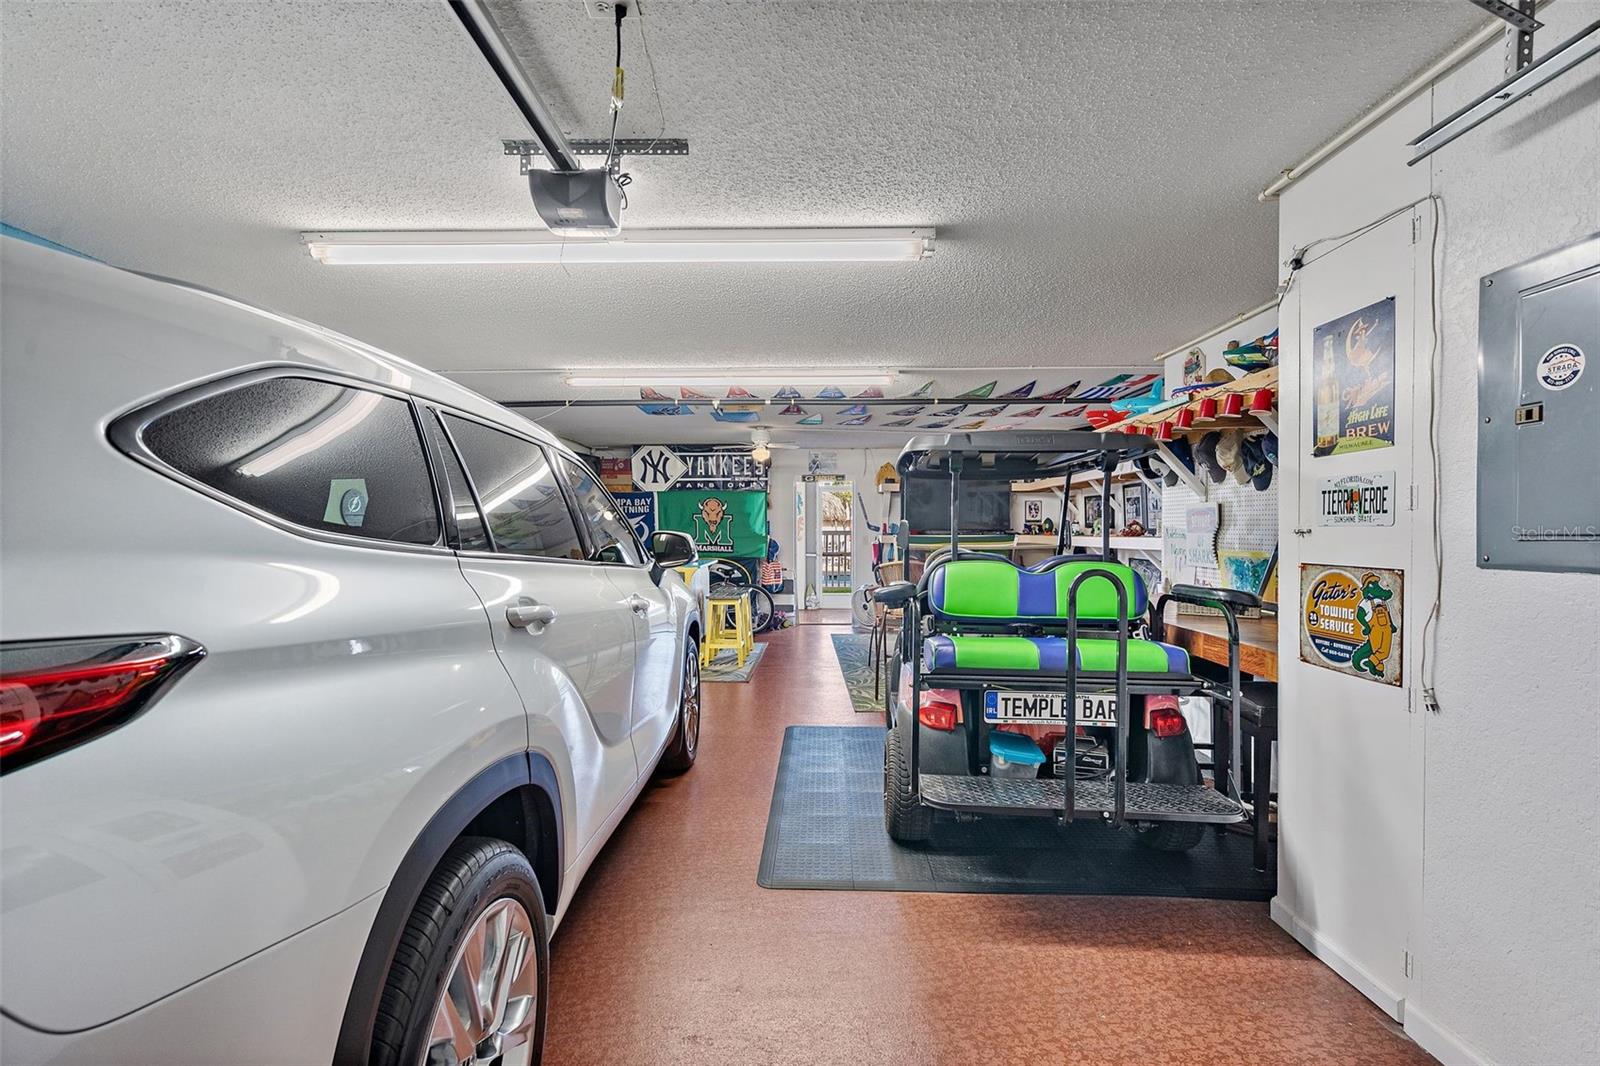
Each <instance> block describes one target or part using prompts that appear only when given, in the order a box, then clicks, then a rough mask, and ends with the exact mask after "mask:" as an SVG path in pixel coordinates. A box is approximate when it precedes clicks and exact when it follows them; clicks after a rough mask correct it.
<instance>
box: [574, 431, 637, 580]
mask: <svg viewBox="0 0 1600 1066" xmlns="http://www.w3.org/2000/svg"><path fill="white" fill-rule="evenodd" d="M556 462H557V463H558V464H560V466H561V476H562V477H564V478H566V480H567V487H568V488H570V489H571V490H572V499H573V502H574V503H576V504H577V506H578V514H579V515H580V516H582V518H583V521H584V522H585V523H586V524H587V525H588V527H589V543H591V544H593V545H594V551H593V552H591V553H590V555H589V558H591V559H595V560H597V561H599V562H602V563H633V564H636V565H637V564H638V563H642V562H643V561H644V554H643V553H642V552H641V551H640V549H639V545H638V543H637V542H636V541H635V540H634V539H633V529H632V528H631V527H630V526H629V525H628V523H627V522H626V521H625V520H624V519H623V517H622V515H621V514H619V513H618V511H617V505H616V502H615V501H614V500H612V498H611V496H610V494H608V493H607V492H606V490H605V488H604V487H603V486H601V484H600V479H599V478H597V477H596V476H595V474H594V471H592V470H590V469H589V468H588V467H586V466H584V465H582V464H580V463H574V462H573V461H572V460H571V459H568V458H567V457H566V456H562V457H560V458H559V459H557V460H556Z"/></svg>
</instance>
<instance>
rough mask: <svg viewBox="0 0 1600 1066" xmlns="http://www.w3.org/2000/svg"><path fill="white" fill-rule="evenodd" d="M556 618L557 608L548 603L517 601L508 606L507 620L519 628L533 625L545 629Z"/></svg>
mask: <svg viewBox="0 0 1600 1066" xmlns="http://www.w3.org/2000/svg"><path fill="white" fill-rule="evenodd" d="M555 620H556V609H555V608H554V607H552V606H550V605H549V604H548V603H516V604H512V605H511V606H510V607H507V608H506V621H507V622H510V623H511V624H512V625H513V626H515V627H516V628H517V629H528V628H530V627H532V626H538V627H539V628H540V629H543V628H544V627H545V626H546V625H548V624H549V623H551V622H554V621H555ZM538 631H539V630H534V632H538Z"/></svg>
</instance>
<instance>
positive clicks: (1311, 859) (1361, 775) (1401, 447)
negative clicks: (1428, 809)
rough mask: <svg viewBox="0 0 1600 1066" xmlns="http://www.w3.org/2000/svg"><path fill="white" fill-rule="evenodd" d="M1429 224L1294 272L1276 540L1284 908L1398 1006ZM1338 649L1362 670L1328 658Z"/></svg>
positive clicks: (1415, 850)
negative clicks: (1291, 392) (1289, 389)
mask: <svg viewBox="0 0 1600 1066" xmlns="http://www.w3.org/2000/svg"><path fill="white" fill-rule="evenodd" d="M1428 224H1429V220H1428V218H1427V217H1426V213H1424V214H1423V215H1422V216H1414V215H1413V213H1411V212H1407V213H1404V214H1401V215H1399V216H1398V217H1396V218H1394V219H1392V220H1390V221H1389V222H1386V223H1384V224H1383V225H1381V226H1378V227H1376V228H1375V229H1372V230H1370V231H1368V232H1367V233H1365V234H1362V235H1361V236H1359V237H1357V238H1355V239H1354V240H1352V241H1350V242H1349V243H1348V244H1346V245H1344V246H1341V247H1340V248H1338V249H1336V250H1334V251H1331V252H1329V253H1327V254H1326V255H1324V256H1322V257H1321V258H1319V259H1316V260H1315V261H1313V262H1311V263H1309V264H1308V265H1307V266H1306V267H1304V269H1303V270H1302V271H1301V272H1300V274H1299V276H1298V277H1297V278H1296V281H1295V286H1296V289H1297V291H1298V296H1299V301H1298V308H1297V314H1296V317H1295V320H1294V321H1293V322H1291V321H1288V320H1285V321H1284V322H1283V328H1284V331H1285V332H1286V333H1287V332H1288V331H1289V329H1291V328H1293V329H1295V330H1296V332H1297V345H1296V351H1297V353H1298V354H1297V357H1296V363H1295V366H1294V373H1295V374H1297V375H1298V379H1299V382H1300V383H1301V387H1300V388H1299V396H1300V404H1299V408H1298V410H1297V412H1296V423H1297V428H1296V430H1295V432H1294V433H1293V434H1292V435H1291V436H1286V438H1285V440H1284V442H1283V444H1282V445H1281V449H1282V450H1283V451H1284V452H1291V451H1292V455H1286V456H1285V457H1284V458H1285V462H1284V471H1285V473H1286V475H1287V476H1288V477H1289V478H1291V479H1292V481H1293V483H1294V484H1296V485H1297V486H1298V490H1297V492H1296V493H1295V494H1293V495H1291V494H1289V493H1285V494H1283V496H1282V497H1281V498H1282V506H1283V507H1284V508H1285V509H1288V508H1294V513H1293V514H1292V515H1289V514H1286V515H1285V516H1284V521H1283V522H1282V528H1283V531H1284V533H1285V535H1284V536H1283V537H1282V538H1281V539H1282V541H1283V543H1282V544H1281V546H1280V552H1281V558H1282V560H1283V561H1284V562H1285V563H1286V564H1287V565H1285V567H1284V570H1283V573H1282V574H1281V576H1280V578H1279V584H1280V587H1281V589H1282V590H1283V591H1282V592H1281V594H1280V595H1281V600H1280V602H1281V603H1282V604H1283V605H1284V610H1283V612H1282V614H1281V615H1280V624H1281V627H1282V631H1283V632H1282V636H1281V641H1282V643H1281V654H1280V662H1281V663H1282V664H1283V665H1282V667H1281V669H1280V696H1281V703H1282V707H1283V719H1282V725H1281V730H1282V734H1283V737H1284V740H1285V742H1284V743H1283V744H1280V746H1279V747H1280V751H1281V752H1282V754H1283V763H1282V766H1281V773H1280V800H1281V802H1280V807H1281V814H1282V818H1281V825H1282V840H1283V842H1284V843H1283V846H1282V848H1281V849H1280V855H1279V865H1280V871H1279V882H1280V889H1279V899H1278V901H1275V908H1276V907H1277V906H1278V905H1279V904H1282V905H1284V906H1287V908H1288V909H1289V910H1290V911H1291V912H1292V919H1293V921H1294V922H1295V923H1297V925H1298V927H1299V928H1300V929H1302V930H1303V931H1306V932H1309V933H1310V934H1311V935H1312V936H1314V937H1315V938H1316V939H1317V940H1318V941H1320V942H1321V943H1322V944H1325V945H1332V946H1333V947H1332V950H1333V952H1334V953H1335V954H1337V955H1338V956H1339V957H1340V959H1341V960H1342V963H1343V964H1347V967H1348V969H1347V970H1346V971H1342V972H1345V973H1346V976H1347V977H1349V978H1350V979H1351V980H1352V981H1353V982H1354V983H1356V984H1357V986H1358V987H1360V988H1361V989H1362V991H1364V992H1366V993H1367V994H1368V995H1369V996H1371V997H1372V998H1373V999H1374V1001H1375V1002H1377V1003H1379V1005H1380V1006H1383V1007H1384V1008H1385V1009H1387V1010H1389V1011H1390V1012H1391V1013H1394V1014H1395V1015H1396V1016H1398V1015H1399V1012H1400V1010H1401V1008H1402V1006H1403V1003H1404V998H1405V995H1406V989H1407V984H1408V976H1407V967H1408V961H1407V960H1408V935H1409V933H1410V930H1411V928H1412V927H1413V923H1414V922H1415V921H1416V920H1417V915H1416V913H1415V911H1416V908H1417V907H1418V906H1419V905H1420V898H1421V885H1422V789H1421V783H1422V773H1421V767H1422V752H1421V745H1422V729H1421V721H1420V716H1419V715H1416V714H1414V713H1412V711H1413V710H1414V708H1415V707H1416V706H1420V703H1421V701H1420V699H1417V700H1413V698H1412V697H1413V689H1414V688H1415V687H1416V686H1417V684H1418V682H1417V681H1416V678H1417V673H1418V671H1417V666H1418V658H1419V656H1420V654H1421V651H1422V639H1421V636H1422V628H1423V620H1424V616H1425V614H1426V612H1427V607H1428V603H1429V596H1428V594H1427V593H1428V585H1429V583H1430V582H1429V577H1428V574H1426V573H1424V572H1423V569H1422V567H1423V565H1424V564H1426V565H1427V566H1431V559H1426V560H1424V559H1414V555H1413V544H1420V543H1423V541H1422V540H1421V539H1420V538H1421V537H1422V536H1423V535H1424V532H1425V531H1424V530H1423V528H1422V527H1421V526H1419V525H1418V522H1419V521H1420V520H1422V519H1423V517H1424V516H1423V513H1422V512H1419V511H1415V510H1413V509H1412V507H1413V495H1412V485H1413V483H1415V484H1416V495H1415V497H1414V498H1415V499H1424V498H1426V497H1425V496H1424V495H1423V493H1424V492H1425V491H1426V485H1427V484H1428V478H1429V477H1431V467H1429V466H1428V465H1427V463H1426V456H1427V436H1426V434H1427V403H1428V393H1427V381H1428V376H1427V375H1428V372H1429V371H1428V367H1429V357H1430V352H1431V349H1432V346H1433V338H1432V331H1431V318H1430V307H1431V301H1430V300H1429V298H1428V295H1427V294H1428V292H1429V285H1430V284H1431V280H1430V277H1429V271H1430V270H1431V263H1430V261H1429V258H1428V253H1427V249H1428V247H1429V243H1428V232H1427V225H1428ZM1419 309H1420V310H1419ZM1391 324H1392V327H1391ZM1386 350H1387V351H1392V353H1393V354H1392V358H1391V357H1390V356H1388V355H1386V354H1385V351H1386ZM1419 382H1420V383H1421V388H1420V389H1419V387H1418V383H1419ZM1286 428H1287V427H1286ZM1296 471H1298V475H1297V476H1296ZM1363 493H1366V494H1367V495H1362V494H1363ZM1380 511H1387V514H1382V513H1379V512H1380ZM1308 567H1309V568H1310V569H1307V568H1308ZM1322 567H1331V568H1338V569H1339V571H1340V572H1341V574H1342V575H1343V576H1340V574H1329V573H1328V572H1327V571H1324V570H1322V569H1321V568H1322ZM1396 571H1398V572H1400V573H1401V575H1402V579H1401V580H1400V581H1398V582H1397V581H1395V580H1394V579H1393V578H1392V577H1391V576H1390V575H1392V574H1393V573H1394V572H1396ZM1369 577H1370V578H1371V579H1372V580H1371V581H1368V580H1367V578H1369ZM1319 578H1320V579H1324V583H1323V584H1322V585H1320V586H1318V585H1317V582H1318V580H1319ZM1351 583H1353V584H1354V586H1355V589H1352V588H1351V587H1350V585H1351ZM1395 585H1398V586H1399V587H1397V588H1390V587H1389V586H1395ZM1369 587H1370V588H1371V590H1372V591H1371V592H1370V593H1369V592H1357V591H1355V590H1358V589H1365V588H1369ZM1308 592H1310V593H1311V595H1310V596H1308ZM1391 593H1399V594H1400V596H1399V599H1393V598H1386V596H1387V595H1388V594H1391ZM1308 600H1310V601H1312V602H1309V603H1308ZM1394 603H1399V604H1400V606H1399V608H1398V609H1396V610H1393V611H1391V610H1390V606H1391V605H1392V604H1394ZM1380 616H1381V621H1380ZM1345 631H1347V632H1348V634H1349V636H1348V640H1341V639H1340V637H1339V636H1338V635H1337V633H1338V632H1345ZM1330 633H1333V634H1334V635H1333V636H1329V635H1328V634H1330ZM1303 637H1304V638H1306V639H1307V640H1310V641H1311V644H1310V646H1309V647H1306V646H1305V645H1304V642H1303V640H1302V638H1303ZM1358 642H1359V643H1358ZM1319 648H1320V649H1322V650H1319ZM1374 649H1376V650H1377V654H1376V658H1375V657H1374ZM1324 653H1326V656H1325V654H1324ZM1341 656H1343V657H1344V658H1348V659H1349V662H1350V667H1351V669H1350V670H1345V669H1342V668H1339V669H1336V668H1330V664H1331V663H1334V662H1335V661H1336V660H1338V659H1340V658H1341ZM1307 660H1309V661H1307ZM1351 670H1355V671H1357V672H1351ZM1275 913H1276V910H1275ZM1329 961H1330V962H1333V960H1329ZM1335 968H1339V964H1338V963H1335Z"/></svg>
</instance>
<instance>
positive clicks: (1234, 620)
mask: <svg viewBox="0 0 1600 1066" xmlns="http://www.w3.org/2000/svg"><path fill="white" fill-rule="evenodd" d="M1168 600H1176V601H1177V602H1178V603H1192V604H1194V605H1195V606H1197V607H1210V608H1212V609H1213V610H1217V611H1220V612H1222V617H1223V620H1224V621H1226V622H1227V623H1228V702H1229V705H1230V706H1229V726H1228V748H1229V751H1228V756H1229V761H1228V781H1227V787H1228V789H1229V790H1231V791H1232V798H1233V799H1236V800H1239V801H1240V802H1243V799H1244V796H1243V794H1242V793H1241V792H1240V791H1239V786H1238V784H1237V782H1236V781H1235V779H1234V775H1235V774H1237V773H1238V772H1239V750H1240V746H1239V725H1240V721H1239V719H1240V710H1239V689H1240V681H1239V614H1238V612H1239V609H1240V608H1253V607H1260V606H1261V597H1260V596H1257V595H1256V594H1255V593H1253V592H1245V591H1244V590H1243V589H1215V588H1208V587H1207V586H1205V585H1174V586H1172V591H1171V592H1168V593H1167V594H1166V595H1164V596H1162V597H1161V600H1160V601H1159V602H1158V603H1157V604H1156V617H1155V620H1156V624H1157V625H1159V626H1160V627H1161V630H1160V632H1161V639H1162V640H1163V641H1165V640H1166V639H1167V601H1168ZM1213 768H1215V764H1214V763H1213ZM1226 794H1227V793H1226V792H1224V795H1226Z"/></svg>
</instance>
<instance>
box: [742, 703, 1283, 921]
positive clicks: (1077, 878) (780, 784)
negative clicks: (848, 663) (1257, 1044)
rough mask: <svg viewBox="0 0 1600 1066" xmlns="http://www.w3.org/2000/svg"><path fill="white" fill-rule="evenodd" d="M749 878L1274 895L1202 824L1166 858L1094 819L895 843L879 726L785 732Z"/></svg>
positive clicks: (984, 828)
mask: <svg viewBox="0 0 1600 1066" xmlns="http://www.w3.org/2000/svg"><path fill="white" fill-rule="evenodd" d="M1273 865H1274V864H1273V863H1269V867H1271V866H1273ZM756 880H757V882H758V883H760V884H761V885H762V887H764V888H813V889H828V888H842V889H866V890H871V889H876V890H882V891H890V892H1024V893H1050V894H1059V895H1086V896H1088V895H1100V896H1183V897H1192V898H1196V899H1242V900H1260V901H1265V900H1268V899H1271V898H1272V895H1273V893H1274V891H1275V886H1274V881H1273V875H1272V873H1270V872H1268V873H1257V872H1256V871H1255V870H1253V869H1251V866H1250V839H1249V837H1246V836H1243V835H1241V834H1238V833H1221V834H1218V833H1216V832H1215V831H1212V830H1209V829H1208V830H1207V832H1206V834H1205V837H1204V839H1202V840H1201V841H1200V844H1199V845H1198V846H1197V847H1196V848H1195V849H1194V850H1193V851H1190V852H1186V853H1180V854H1169V853H1164V852H1157V851H1152V850H1150V849H1148V848H1145V847H1143V846H1141V845H1140V844H1139V843H1138V842H1136V841H1135V840H1134V839H1133V833H1132V832H1131V831H1126V830H1124V831H1119V830H1116V829H1113V828H1111V827H1110V826H1108V825H1103V824H1099V823H1095V822H1076V823H1074V824H1073V825H1071V826H1060V825H1057V824H1056V823H1055V822H1054V821H1052V820H1050V819H1046V818H985V819H981V820H979V821H976V822H957V821H955V820H954V818H950V817H948V816H946V815H940V817H939V819H938V821H937V822H936V824H935V830H934V836H933V839H932V840H931V841H930V842H929V843H927V844H924V845H921V846H919V847H902V846H901V845H898V844H896V843H894V842H893V841H891V840H890V839H889V837H888V834H887V833H885V832H884V829H883V729H882V727H875V726H790V727H789V729H788V730H787V731H786V732H785V733H784V737H783V753H782V755H781V756H780V758H779V761H778V780H777V782H776V784H775V785H774V786H773V790H772V810H771V813H770V814H769V815H768V816H767V838H766V843H765V845H764V846H763V848H762V851H761V869H760V872H759V873H758V874H757V875H756Z"/></svg>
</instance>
